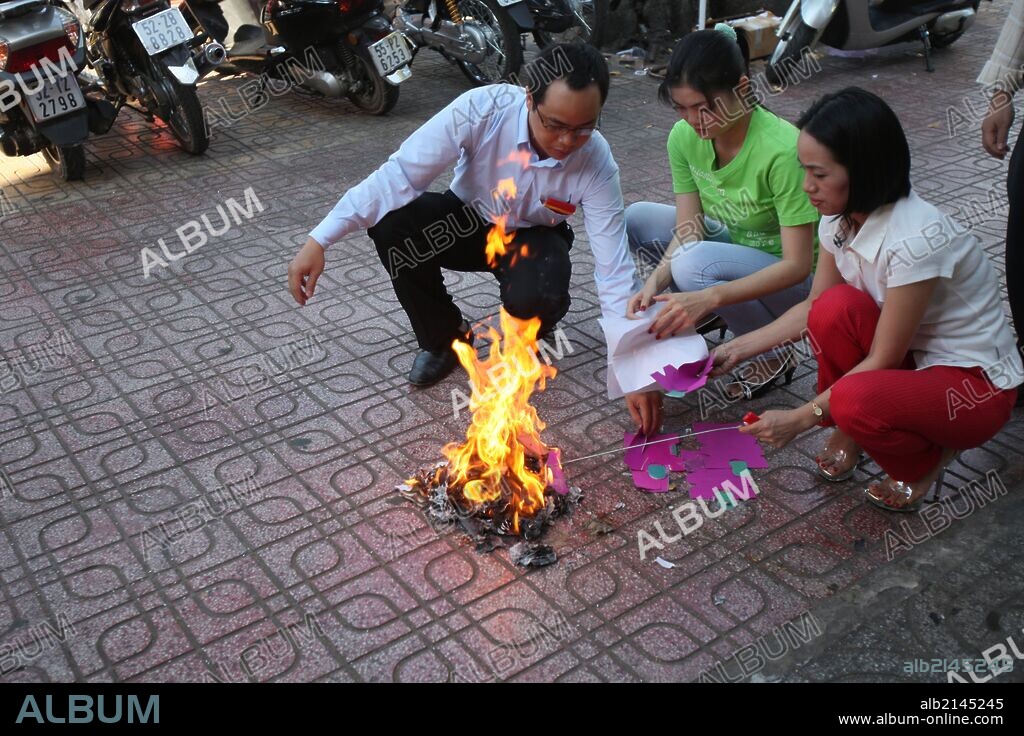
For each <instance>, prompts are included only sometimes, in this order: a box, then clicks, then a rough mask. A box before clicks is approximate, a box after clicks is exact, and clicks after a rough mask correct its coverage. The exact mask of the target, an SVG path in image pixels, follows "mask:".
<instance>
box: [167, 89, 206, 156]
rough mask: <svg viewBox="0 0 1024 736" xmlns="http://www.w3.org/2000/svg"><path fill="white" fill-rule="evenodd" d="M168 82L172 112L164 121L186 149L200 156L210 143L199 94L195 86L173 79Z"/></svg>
mask: <svg viewBox="0 0 1024 736" xmlns="http://www.w3.org/2000/svg"><path fill="white" fill-rule="evenodd" d="M167 82H168V83H169V84H170V90H171V112H170V115H168V116H167V117H168V119H167V120H164V122H165V123H167V127H168V128H170V130H171V134H172V135H173V136H174V137H175V138H176V139H177V141H178V143H179V144H180V145H181V147H182V148H183V149H184V150H185V151H187V152H188V153H191V154H192V155H193V156H199V155H201V154H202V153H203V152H204V151H206V149H207V147H209V145H210V137H209V135H207V132H206V121H205V120H204V119H203V106H202V104H201V103H200V102H199V94H198V93H197V92H196V88H195V87H191V86H187V85H183V84H178V82H177V81H175V80H173V79H168V80H167Z"/></svg>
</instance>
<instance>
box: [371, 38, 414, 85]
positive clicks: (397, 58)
mask: <svg viewBox="0 0 1024 736" xmlns="http://www.w3.org/2000/svg"><path fill="white" fill-rule="evenodd" d="M370 58H371V59H373V65H374V66H376V67H377V71H378V72H380V75H381V76H382V77H386V76H387V75H388V74H391V73H392V72H393V71H395V70H396V69H398V68H399V67H400V66H402V65H404V64H408V63H409V62H410V61H412V50H411V49H410V48H409V44H407V43H406V42H405V38H404V37H403V36H402V34H401V33H399V32H398V31H395V32H394V33H389V34H388V35H386V36H385V37H384V38H382V39H381V40H379V41H378V42H377V43H375V44H372V45H371V46H370Z"/></svg>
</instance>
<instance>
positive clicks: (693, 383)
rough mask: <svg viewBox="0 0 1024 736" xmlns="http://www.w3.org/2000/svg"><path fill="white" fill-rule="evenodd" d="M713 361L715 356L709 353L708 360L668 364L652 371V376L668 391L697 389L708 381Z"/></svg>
mask: <svg viewBox="0 0 1024 736" xmlns="http://www.w3.org/2000/svg"><path fill="white" fill-rule="evenodd" d="M713 363H714V358H713V357H712V356H710V355H709V356H708V357H707V359H706V360H697V361H694V362H693V363H683V364H682V365H679V366H673V365H667V366H665V367H664V368H662V369H661V371H655V372H654V373H652V374H651V378H653V379H654V380H655V381H657V382H658V384H660V385H661V387H662V388H664V389H665V390H667V391H686V392H690V391H696V390H697V389H699V388H701V387H702V386H703V385H704V384H705V383H707V382H708V374H709V373H711V368H712V366H713Z"/></svg>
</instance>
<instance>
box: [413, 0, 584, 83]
mask: <svg viewBox="0 0 1024 736" xmlns="http://www.w3.org/2000/svg"><path fill="white" fill-rule="evenodd" d="M557 1H558V2H564V0H557ZM394 24H395V28H397V29H398V30H400V31H401V32H402V33H404V34H405V35H406V36H407V37H408V38H409V39H410V40H411V41H412V42H413V43H414V44H415V46H416V49H415V50H416V51H419V49H420V48H430V49H434V50H435V51H437V52H438V53H439V54H441V56H443V57H444V58H446V59H448V60H449V61H452V62H454V63H455V64H456V65H457V66H458V67H459V69H460V70H461V71H462V73H463V74H465V75H466V77H467V78H468V79H469V80H470V81H471V82H473V84H477V85H481V84H491V83H493V82H497V81H500V80H508V79H511V78H512V77H513V76H514V75H517V74H518V73H519V70H520V69H521V68H522V66H523V45H522V41H521V40H520V37H519V36H520V34H521V33H529V32H532V31H533V30H534V20H533V16H532V15H531V14H530V9H529V6H528V4H527V2H526V1H525V0H409V1H408V2H406V4H405V5H404V6H400V7H398V8H397V9H396V11H395V19H394Z"/></svg>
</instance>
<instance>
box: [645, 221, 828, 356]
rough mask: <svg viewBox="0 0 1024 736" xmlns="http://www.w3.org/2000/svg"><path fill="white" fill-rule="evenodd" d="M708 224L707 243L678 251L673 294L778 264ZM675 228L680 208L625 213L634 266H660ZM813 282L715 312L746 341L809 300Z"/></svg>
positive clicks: (674, 261) (716, 225)
mask: <svg viewBox="0 0 1024 736" xmlns="http://www.w3.org/2000/svg"><path fill="white" fill-rule="evenodd" d="M704 223H705V232H706V233H707V234H708V236H709V239H708V240H701V241H698V242H696V243H687V244H686V245H683V246H680V248H679V249H678V250H676V252H675V253H674V254H673V256H672V288H673V289H674V290H675V291H699V290H701V289H707V288H708V287H711V286H716V285H718V284H725V283H729V282H730V281H736V280H737V279H741V278H743V277H744V276H749V275H750V274H752V273H756V272H758V271H760V270H761V269H762V268H766V267H767V266H770V265H772V264H773V263H778V262H779V260H780V259H779V258H777V257H776V256H773V255H771V254H770V253H765V252H764V251H761V250H758V249H757V248H751V247H750V246H746V245H739V244H735V243H733V242H731V241H730V239H729V231H728V229H727V228H726V227H725V226H724V225H722V224H721V223H719V222H716V221H714V220H712V219H710V218H708V217H705V218H704ZM675 226H676V208H675V207H672V206H671V205H667V204H655V203H653V202H637V203H635V204H631V205H630V206H629V207H627V208H626V237H627V238H628V239H629V250H630V253H631V254H632V255H633V259H634V261H637V262H638V264H649V265H651V266H652V267H653V266H655V265H657V263H658V262H659V261H660V260H661V257H662V255H663V254H664V252H665V249H666V248H667V247H668V245H669V243H671V242H672V231H673V230H674V229H675ZM812 281H813V274H811V275H809V276H808V277H807V278H806V279H804V280H803V281H802V282H801V283H799V284H796V285H795V286H790V287H789V288H786V289H782V290H781V291H776V292H774V293H772V294H765V295H764V296H762V297H759V298H758V299H752V300H751V301H749V302H741V303H739V304H730V305H728V306H723V307H719V308H718V309H717V310H715V311H716V312H717V313H718V314H719V315H721V316H722V318H723V319H725V321H726V322H728V323H729V329H730V330H731V331H732V333H733V334H734V335H745V334H746V333H748V332H753V331H754V330H756V329H759V328H761V327H764V326H765V325H767V324H768V323H770V322H773V321H774V320H775V319H777V318H778V317H780V316H782V314H783V313H785V312H787V311H788V310H789V309H790V307H793V306H794V305H796V304H799V303H800V302H802V301H803V300H804V299H806V298H807V295H808V294H810V293H811V282H812ZM771 354H772V353H767V354H766V355H771Z"/></svg>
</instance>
